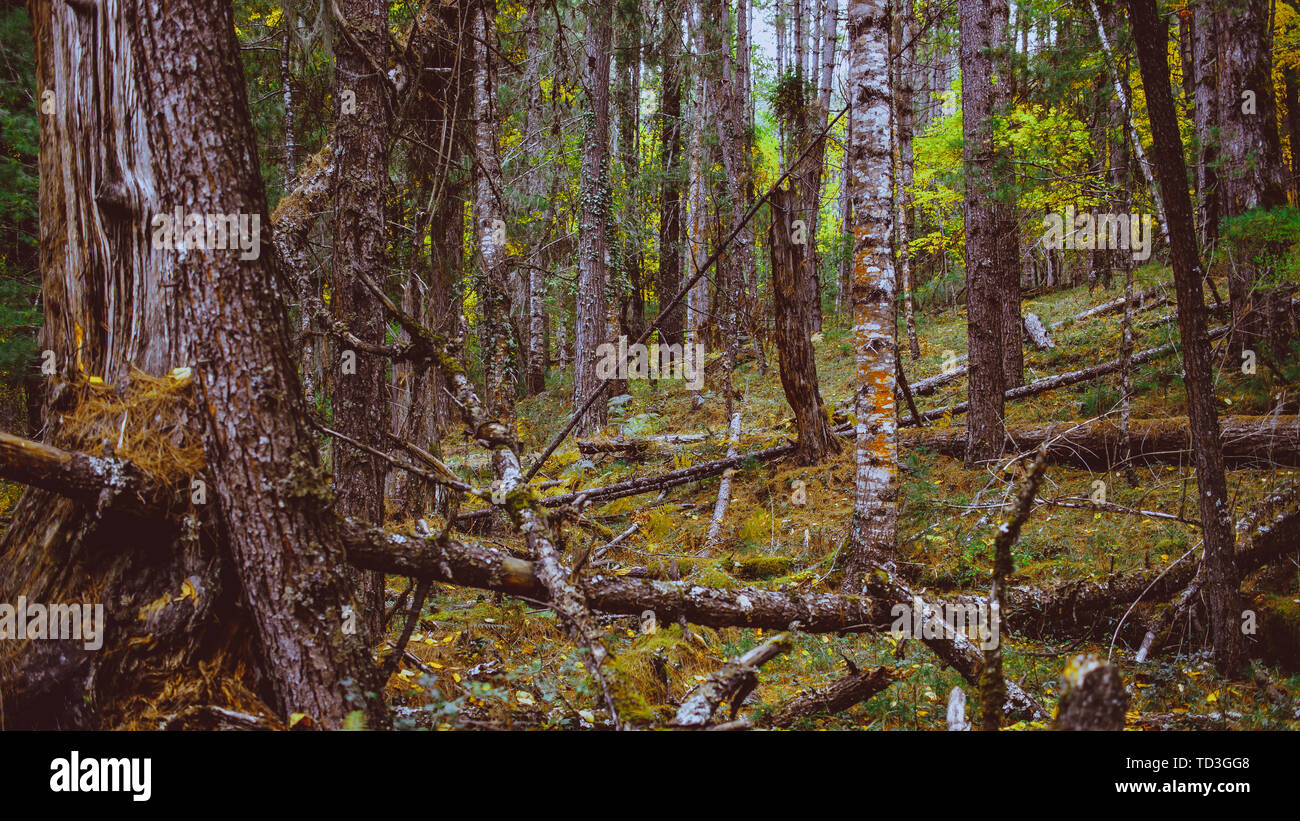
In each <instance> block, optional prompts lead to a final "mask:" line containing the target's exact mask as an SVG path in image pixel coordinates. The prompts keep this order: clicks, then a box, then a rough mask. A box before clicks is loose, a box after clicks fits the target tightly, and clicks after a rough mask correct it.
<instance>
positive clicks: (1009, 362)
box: [981, 0, 1025, 388]
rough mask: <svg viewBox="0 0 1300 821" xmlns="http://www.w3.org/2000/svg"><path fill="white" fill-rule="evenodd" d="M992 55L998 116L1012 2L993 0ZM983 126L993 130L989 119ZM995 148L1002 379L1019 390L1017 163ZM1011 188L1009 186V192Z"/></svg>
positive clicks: (1004, 111)
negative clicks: (1013, 163) (1014, 164)
mask: <svg viewBox="0 0 1300 821" xmlns="http://www.w3.org/2000/svg"><path fill="white" fill-rule="evenodd" d="M991 21H992V24H991V27H990V36H991V37H992V49H993V50H992V52H991V54H990V57H991V58H992V62H991V68H992V71H993V76H995V77H997V78H1006V79H1005V80H1003V79H998V81H997V82H996V83H993V85H992V91H991V94H992V105H993V112H994V114H995V115H997V116H1006V115H1009V114H1010V113H1011V110H1012V104H1013V102H1014V101H1013V100H1012V99H1011V84H1012V82H1013V69H1012V64H1011V46H1012V41H1011V34H1010V31H1009V27H1008V25H1007V0H993V2H992V3H991ZM981 127H984V128H990V129H991V128H992V125H991V124H989V123H984V124H981ZM989 146H990V148H991V149H992V150H993V151H994V155H993V158H992V161H993V167H992V174H993V178H992V179H993V181H994V184H995V185H996V189H994V190H991V191H990V198H991V199H992V202H990V203H989V207H990V208H991V209H992V210H993V215H992V219H993V221H994V222H993V224H994V231H995V239H994V243H993V251H994V252H995V253H996V254H997V257H996V260H997V261H996V262H995V263H994V265H995V266H996V268H995V271H994V274H995V276H997V277H999V279H1000V281H1001V283H1002V286H1001V293H999V294H998V297H999V301H1000V303H1001V306H1002V307H1001V310H1002V345H1001V347H1002V377H1003V385H1004V387H1006V388H1014V387H1016V386H1017V385H1021V384H1023V383H1024V381H1025V354H1024V349H1023V347H1022V345H1021V338H1022V337H1023V333H1022V332H1021V327H1022V325H1023V320H1022V318H1021V316H1020V230H1019V226H1018V225H1017V224H1016V214H1017V208H1016V200H1017V195H1016V193H1015V188H1016V172H1015V166H1013V165H1012V157H1011V149H1010V147H1004V146H1002V145H1001V144H998V143H993V142H990V143H989ZM1007 189H1010V190H1007Z"/></svg>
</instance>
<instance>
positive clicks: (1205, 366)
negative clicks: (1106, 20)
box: [1126, 0, 1259, 674]
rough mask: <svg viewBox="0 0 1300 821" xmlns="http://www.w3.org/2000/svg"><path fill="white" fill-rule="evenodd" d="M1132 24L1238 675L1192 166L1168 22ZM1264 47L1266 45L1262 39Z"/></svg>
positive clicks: (1215, 604)
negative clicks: (1177, 102)
mask: <svg viewBox="0 0 1300 821" xmlns="http://www.w3.org/2000/svg"><path fill="white" fill-rule="evenodd" d="M1126 2H1127V3H1128V8H1129V18H1130V20H1132V23H1133V34H1134V39H1135V41H1136V43H1137V51H1138V62H1139V64H1140V66H1141V69H1142V85H1143V86H1144V88H1145V90H1146V96H1147V108H1148V111H1149V113H1150V117H1151V133H1152V137H1153V139H1154V143H1155V149H1154V151H1153V153H1154V155H1155V157H1154V159H1155V165H1156V169H1157V171H1158V174H1159V177H1160V187H1161V189H1162V191H1163V192H1164V195H1165V208H1167V209H1168V215H1169V242H1170V264H1171V266H1172V267H1173V269H1174V285H1175V288H1176V289H1177V293H1178V331H1179V336H1180V337H1181V339H1182V342H1183V368H1184V371H1185V373H1186V386H1187V408H1188V416H1189V418H1190V420H1189V421H1190V426H1191V432H1192V434H1191V441H1192V451H1193V453H1194V455H1195V461H1196V482H1197V486H1198V490H1199V492H1198V493H1197V498H1198V499H1199V500H1200V508H1201V526H1202V533H1203V536H1204V539H1205V565H1206V570H1207V574H1206V588H1205V590H1206V596H1207V598H1208V599H1209V601H1210V621H1211V630H1212V632H1213V636H1214V653H1215V664H1216V666H1217V667H1218V668H1219V671H1220V672H1221V673H1225V674H1228V673H1235V672H1237V670H1238V669H1239V668H1240V666H1241V663H1242V659H1243V647H1242V639H1241V632H1240V630H1239V629H1238V628H1239V625H1240V618H1241V607H1240V606H1239V604H1240V603H1239V579H1238V576H1237V570H1236V567H1235V565H1234V564H1233V554H1232V549H1233V548H1232V540H1233V534H1232V518H1231V510H1230V509H1229V505H1228V494H1227V486H1226V483H1225V481H1224V477H1223V450H1222V446H1221V444H1220V441H1219V420H1218V413H1217V412H1216V410H1215V407H1214V381H1213V378H1214V374H1213V372H1212V369H1211V364H1210V343H1209V340H1208V339H1207V337H1206V330H1205V308H1204V304H1205V303H1204V297H1203V296H1202V292H1201V280H1202V279H1203V278H1204V277H1203V274H1202V272H1201V263H1200V257H1199V255H1198V253H1197V248H1196V232H1195V226H1194V225H1193V223H1192V206H1191V201H1190V199H1189V198H1188V195H1187V182H1186V181H1187V169H1186V168H1185V166H1184V164H1183V143H1182V138H1181V137H1180V136H1179V134H1178V116H1177V113H1176V112H1175V111H1174V104H1173V98H1172V95H1171V94H1170V92H1169V64H1168V56H1167V54H1166V44H1167V41H1168V22H1167V21H1166V20H1164V19H1162V18H1160V17H1159V14H1158V12H1157V10H1156V5H1155V0H1126ZM1256 45H1259V44H1256Z"/></svg>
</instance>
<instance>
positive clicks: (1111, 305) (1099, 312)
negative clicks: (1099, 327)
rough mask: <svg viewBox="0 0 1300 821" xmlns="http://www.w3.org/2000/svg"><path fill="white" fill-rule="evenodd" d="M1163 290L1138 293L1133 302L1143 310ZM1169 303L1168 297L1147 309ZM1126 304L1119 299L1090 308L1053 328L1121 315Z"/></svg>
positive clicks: (1123, 298) (1122, 298)
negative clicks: (1111, 315) (1094, 318)
mask: <svg viewBox="0 0 1300 821" xmlns="http://www.w3.org/2000/svg"><path fill="white" fill-rule="evenodd" d="M1163 290H1164V288H1163V287H1162V286H1160V285H1157V286H1155V287H1154V288H1148V289H1147V290H1145V291H1139V292H1138V293H1136V294H1134V295H1133V301H1134V302H1135V303H1136V304H1137V305H1138V307H1139V309H1141V307H1142V306H1143V304H1144V303H1146V301H1147V300H1149V299H1151V298H1152V297H1154V296H1157V295H1159V294H1161V292H1162V291H1163ZM1168 301H1169V298H1168V297H1167V296H1166V297H1163V298H1162V299H1161V300H1160V301H1159V302H1157V303H1153V304H1152V305H1149V306H1147V307H1154V306H1155V305H1156V304H1163V303H1164V302H1168ZM1126 302H1127V299H1126V298H1125V297H1120V298H1119V299H1112V300H1111V301H1110V302H1103V303H1102V304H1100V305H1097V306H1095V307H1092V308H1088V309H1087V310H1084V311H1080V312H1079V313H1077V314H1074V315H1073V316H1068V317H1066V318H1065V319H1058V320H1057V321H1056V322H1053V323H1052V328H1053V329H1056V328H1059V327H1061V326H1063V325H1068V324H1069V323H1071V322H1080V321H1082V320H1085V319H1092V318H1093V317H1096V316H1105V315H1106V314H1114V313H1119V312H1120V311H1122V310H1124V304H1125V303H1126Z"/></svg>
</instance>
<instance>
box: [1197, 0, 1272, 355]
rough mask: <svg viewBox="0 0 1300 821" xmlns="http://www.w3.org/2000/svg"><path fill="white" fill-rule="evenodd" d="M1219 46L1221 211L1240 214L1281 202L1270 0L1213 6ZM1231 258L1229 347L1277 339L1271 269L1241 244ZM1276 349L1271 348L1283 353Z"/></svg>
mask: <svg viewBox="0 0 1300 821" xmlns="http://www.w3.org/2000/svg"><path fill="white" fill-rule="evenodd" d="M1214 16H1215V26H1216V31H1215V33H1216V35H1217V38H1216V42H1217V45H1218V63H1217V66H1216V67H1217V69H1218V95H1219V101H1218V102H1219V113H1220V116H1221V117H1222V118H1223V119H1222V121H1221V122H1220V124H1219V125H1220V136H1221V140H1220V143H1219V188H1220V192H1221V199H1220V207H1221V216H1222V217H1223V218H1224V219H1230V218H1232V217H1238V216H1240V215H1242V214H1244V213H1246V212H1247V211H1249V210H1251V209H1254V208H1272V207H1274V206H1277V205H1282V204H1284V203H1285V202H1286V187H1285V183H1284V175H1283V171H1282V148H1281V145H1280V144H1279V140H1278V133H1277V104H1276V102H1275V101H1274V97H1273V56H1272V51H1271V50H1270V45H1271V44H1272V42H1273V38H1272V36H1271V35H1272V32H1271V31H1270V21H1271V15H1270V2H1269V0H1223V2H1218V3H1216V5H1215V7H1214ZM1230 250H1233V251H1236V253H1234V254H1233V258H1232V259H1231V260H1230V261H1229V268H1228V301H1229V303H1230V304H1231V306H1232V324H1233V334H1232V336H1231V338H1230V339H1229V343H1228V349H1229V351H1230V352H1231V353H1233V354H1235V353H1236V352H1239V351H1241V350H1242V349H1243V348H1258V347H1259V344H1260V343H1261V342H1266V341H1267V342H1272V343H1274V345H1273V347H1275V348H1276V347H1280V346H1278V345H1277V344H1276V342H1277V340H1276V339H1270V338H1269V336H1270V335H1269V334H1267V333H1266V331H1267V326H1268V324H1269V314H1270V313H1271V312H1272V311H1273V310H1276V308H1275V306H1276V304H1277V303H1278V302H1279V301H1280V299H1281V296H1280V294H1279V293H1278V289H1277V288H1276V287H1271V286H1267V285H1263V284H1262V283H1261V280H1262V279H1263V277H1264V275H1265V274H1266V273H1269V272H1268V271H1266V270H1265V269H1264V268H1262V267H1261V266H1260V265H1258V264H1257V263H1256V262H1255V261H1254V260H1253V259H1251V258H1250V256H1251V252H1250V250H1249V248H1248V247H1246V246H1245V244H1242V245H1239V246H1237V247H1236V248H1233V249H1230ZM1280 353H1281V352H1280V351H1275V354H1280Z"/></svg>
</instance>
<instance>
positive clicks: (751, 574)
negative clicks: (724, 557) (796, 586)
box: [728, 556, 794, 579]
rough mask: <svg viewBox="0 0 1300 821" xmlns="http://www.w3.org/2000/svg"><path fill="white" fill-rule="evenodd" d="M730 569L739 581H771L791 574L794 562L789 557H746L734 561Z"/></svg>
mask: <svg viewBox="0 0 1300 821" xmlns="http://www.w3.org/2000/svg"><path fill="white" fill-rule="evenodd" d="M728 569H729V570H730V571H731V574H732V575H733V576H735V577H736V578H738V579H769V578H771V577H773V576H781V575H784V574H786V573H789V572H791V571H792V570H793V569H794V560H793V559H791V558H790V557H789V556H744V557H742V558H739V559H734V560H732V561H731V562H730V567H729V568H728Z"/></svg>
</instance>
